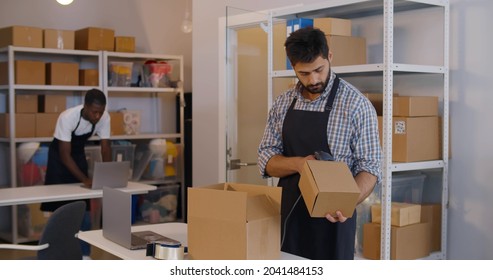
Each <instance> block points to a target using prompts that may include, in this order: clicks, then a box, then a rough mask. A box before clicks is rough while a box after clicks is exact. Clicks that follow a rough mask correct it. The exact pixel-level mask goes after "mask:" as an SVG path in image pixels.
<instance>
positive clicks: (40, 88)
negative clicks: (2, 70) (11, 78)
mask: <svg viewBox="0 0 493 280" xmlns="http://www.w3.org/2000/svg"><path fill="white" fill-rule="evenodd" d="M93 88H101V87H98V86H56V85H13V86H12V89H14V90H29V91H88V90H90V89H93Z"/></svg>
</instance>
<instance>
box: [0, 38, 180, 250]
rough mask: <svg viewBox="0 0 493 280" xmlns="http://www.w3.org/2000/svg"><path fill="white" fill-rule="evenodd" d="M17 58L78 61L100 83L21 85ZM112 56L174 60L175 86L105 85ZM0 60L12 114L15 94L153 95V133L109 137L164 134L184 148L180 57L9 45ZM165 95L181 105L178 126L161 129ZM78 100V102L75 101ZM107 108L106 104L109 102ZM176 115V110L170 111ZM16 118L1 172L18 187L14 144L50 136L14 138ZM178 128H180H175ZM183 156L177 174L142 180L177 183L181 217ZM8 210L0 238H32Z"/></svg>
mask: <svg viewBox="0 0 493 280" xmlns="http://www.w3.org/2000/svg"><path fill="white" fill-rule="evenodd" d="M19 59H25V60H40V61H45V62H61V61H65V62H77V63H79V65H80V68H81V69H85V68H96V69H98V71H99V85H98V86H57V85H23V84H16V83H15V82H14V81H15V77H14V75H15V74H14V73H15V71H14V61H15V60H19ZM112 59H116V60H130V61H143V60H146V59H154V60H159V61H174V62H175V63H176V68H178V69H177V70H179V71H178V79H179V82H178V83H177V86H176V87H169V88H142V87H110V86H109V85H108V76H107V74H106V73H108V72H107V71H108V62H109V61H111V60H112ZM0 61H6V62H8V84H7V85H0V96H1V95H4V96H5V100H6V101H7V104H5V112H8V113H10V114H11V115H13V114H14V113H15V96H16V95H18V94H45V93H60V94H65V95H67V96H73V97H75V98H80V100H81V101H83V96H84V93H85V92H86V91H87V90H89V89H92V88H98V89H100V90H102V91H103V92H104V93H105V94H106V96H107V97H108V105H110V104H111V95H113V94H117V95H119V94H123V95H127V96H131V95H132V94H140V95H141V96H144V95H145V97H147V96H149V97H150V98H151V99H152V102H151V103H152V106H153V108H152V109H151V111H152V112H153V113H154V114H155V116H154V118H153V119H152V120H153V121H155V126H154V128H155V130H154V131H153V132H152V133H145V134H144V133H143V134H137V135H117V136H114V137H113V136H112V138H111V140H130V141H134V140H144V141H145V140H150V139H155V138H165V139H170V140H174V141H176V142H178V143H180V151H179V154H180V155H181V156H183V149H184V138H183V131H184V121H183V118H184V92H183V88H182V84H183V82H182V81H183V73H184V69H183V57H182V56H178V55H177V56H175V55H159V54H139V53H117V52H107V51H84V50H59V49H44V48H26V47H15V46H8V47H5V48H1V49H0ZM163 96H164V97H166V96H171V97H172V103H171V104H172V106H175V102H176V99H175V98H176V96H179V99H180V100H182V102H181V104H182V106H180V108H179V109H178V110H179V111H180V112H179V118H180V121H179V123H180V127H179V129H177V128H176V125H175V123H173V126H172V128H166V130H167V131H164V128H163V126H164V124H163V125H162V121H163V118H164V117H165V115H164V114H162V112H161V110H160V109H161V108H160V107H159V103H160V101H159V100H160V98H161V97H163ZM78 103H80V102H78ZM108 108H109V106H108ZM173 116H175V114H173ZM15 122H16V119H15V118H14V117H11V118H10V119H9V137H8V138H0V144H1V145H6V146H7V147H8V150H9V151H8V156H9V160H8V163H7V164H8V165H9V168H8V171H6V172H8V174H4V176H6V177H10V180H9V182H8V184H9V185H8V186H5V187H11V188H16V187H20V186H19V182H18V180H17V168H16V166H17V155H16V147H17V144H20V143H26V142H50V141H51V140H52V138H51V137H29V138H16V137H15V135H16V134H15ZM178 130H179V131H178ZM90 140H98V137H92V138H91V139H90ZM183 161H184V160H180V161H179V166H178V169H179V170H177V172H179V174H180V176H179V178H176V179H173V180H170V179H164V180H153V181H145V183H149V184H171V183H180V184H181V186H182V188H181V189H182V191H181V199H182V204H181V205H182V217H183V216H184V211H185V209H183V205H185V204H184V199H185V197H184V187H183V186H184V184H183V182H184V175H183V173H184V171H183V170H184V169H183V166H184V163H183ZM11 209H12V210H11V214H10V219H11V221H10V229H9V230H8V231H5V230H2V231H3V232H0V238H2V239H5V240H8V241H10V242H11V243H13V244H18V243H23V242H29V241H33V240H30V239H29V238H27V237H23V236H20V235H19V232H18V214H19V213H18V211H17V206H11ZM5 223H7V222H6V221H2V223H1V224H0V226H2V228H5V227H6V226H7V227H8V226H9V225H6V224H5Z"/></svg>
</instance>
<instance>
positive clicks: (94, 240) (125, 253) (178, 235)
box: [78, 223, 303, 260]
mask: <svg viewBox="0 0 493 280" xmlns="http://www.w3.org/2000/svg"><path fill="white" fill-rule="evenodd" d="M144 230H151V231H154V232H156V233H159V234H161V235H164V236H167V237H170V238H173V239H176V240H178V241H180V242H181V243H182V245H183V246H187V224H185V223H163V224H152V225H142V226H133V227H132V231H144ZM78 237H79V239H81V240H84V241H85V242H87V243H89V244H91V245H94V246H96V247H98V248H100V249H102V250H104V251H106V252H108V253H110V254H113V255H115V256H117V257H119V258H121V259H124V260H145V259H153V258H152V257H146V250H145V249H141V250H129V249H127V248H125V247H123V246H120V245H118V244H116V243H114V242H113V241H110V240H108V239H106V238H104V237H103V231H102V230H91V231H84V232H79V234H78ZM185 258H186V257H185ZM281 259H282V260H302V259H303V258H302V257H298V256H295V255H292V254H288V253H285V252H281Z"/></svg>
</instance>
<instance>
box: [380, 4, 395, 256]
mask: <svg viewBox="0 0 493 280" xmlns="http://www.w3.org/2000/svg"><path fill="white" fill-rule="evenodd" d="M393 26H394V1H393V0H384V7H383V29H384V30H383V34H384V36H383V95H384V96H383V99H384V106H383V119H382V122H383V133H382V138H383V145H382V147H383V156H384V157H383V178H382V188H381V192H382V193H381V201H382V210H381V211H382V214H381V215H382V226H381V232H380V258H381V259H383V260H388V259H390V236H391V227H390V215H391V211H390V208H391V203H392V94H393V67H392V66H393V59H394V58H393V47H394V30H393Z"/></svg>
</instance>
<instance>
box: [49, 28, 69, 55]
mask: <svg viewBox="0 0 493 280" xmlns="http://www.w3.org/2000/svg"><path fill="white" fill-rule="evenodd" d="M43 47H44V48H50V49H63V50H73V49H74V48H75V31H73V30H61V29H44V30H43Z"/></svg>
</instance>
